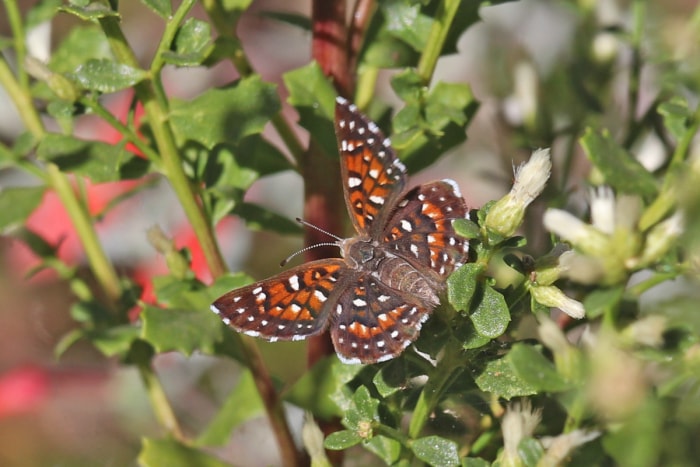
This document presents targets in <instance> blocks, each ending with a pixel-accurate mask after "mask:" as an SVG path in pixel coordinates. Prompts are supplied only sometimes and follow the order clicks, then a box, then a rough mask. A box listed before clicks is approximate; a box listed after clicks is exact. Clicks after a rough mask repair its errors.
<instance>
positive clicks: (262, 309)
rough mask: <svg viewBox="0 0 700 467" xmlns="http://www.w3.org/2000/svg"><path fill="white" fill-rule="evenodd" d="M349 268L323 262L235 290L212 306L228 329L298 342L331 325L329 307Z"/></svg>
mask: <svg viewBox="0 0 700 467" xmlns="http://www.w3.org/2000/svg"><path fill="white" fill-rule="evenodd" d="M346 271H347V266H346V264H345V262H344V261H342V260H340V259H324V260H319V261H314V262H311V263H307V264H303V265H301V266H298V267H296V268H293V269H290V270H288V271H284V272H282V273H280V274H278V275H276V276H274V277H272V278H270V279H266V280H263V281H259V282H255V283H253V284H250V285H248V286H246V287H242V288H240V289H236V290H233V291H231V292H229V293H227V294H225V295H223V296H222V297H220V298H219V299H218V300H216V301H215V302H214V303H213V304H212V307H211V308H212V311H214V312H215V313H216V314H218V315H219V316H221V319H222V320H223V321H224V323H226V324H227V325H229V326H231V327H232V328H234V329H236V330H237V331H240V332H243V333H245V334H248V335H250V336H255V337H261V338H263V339H267V340H270V341H275V340H278V339H279V340H299V339H305V338H307V337H309V336H313V335H315V334H319V333H321V332H322V331H324V330H325V328H326V326H327V324H328V313H327V312H326V309H327V308H328V307H327V306H326V304H327V303H328V300H329V298H331V295H332V294H333V291H334V290H335V287H336V284H337V283H338V281H340V280H341V278H342V274H343V273H344V272H346Z"/></svg>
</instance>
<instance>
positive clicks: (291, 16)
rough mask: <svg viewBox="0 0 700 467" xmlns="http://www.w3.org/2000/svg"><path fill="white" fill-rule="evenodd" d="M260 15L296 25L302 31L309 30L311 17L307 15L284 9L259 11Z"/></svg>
mask: <svg viewBox="0 0 700 467" xmlns="http://www.w3.org/2000/svg"><path fill="white" fill-rule="evenodd" d="M260 16H262V17H264V18H270V19H274V20H275V21H279V22H280V23H285V24H290V25H292V26H296V27H297V28H299V29H301V30H302V31H306V32H311V18H309V17H308V16H307V15H302V14H298V13H289V12H286V11H261V12H260Z"/></svg>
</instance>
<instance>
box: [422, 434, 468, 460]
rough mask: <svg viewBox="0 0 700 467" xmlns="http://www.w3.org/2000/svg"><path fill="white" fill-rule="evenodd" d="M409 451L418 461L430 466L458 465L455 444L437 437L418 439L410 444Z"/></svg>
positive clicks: (457, 453)
mask: <svg viewBox="0 0 700 467" xmlns="http://www.w3.org/2000/svg"><path fill="white" fill-rule="evenodd" d="M411 450H412V451H413V453H414V454H415V455H416V457H417V458H418V459H420V460H422V461H424V462H427V463H428V464H429V465H432V466H436V467H442V466H449V465H460V461H459V452H458V446H457V443H455V442H454V441H450V440H448V439H445V438H441V437H439V436H426V437H425V438H418V439H416V440H415V441H413V443H411Z"/></svg>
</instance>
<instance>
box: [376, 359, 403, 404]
mask: <svg viewBox="0 0 700 467" xmlns="http://www.w3.org/2000/svg"><path fill="white" fill-rule="evenodd" d="M372 382H373V383H374V387H375V388H377V392H378V393H379V395H380V396H382V397H384V398H386V397H389V396H390V395H392V394H394V393H396V392H398V391H400V390H401V389H403V388H405V387H407V386H408V384H409V382H408V376H407V374H406V362H405V361H404V360H403V359H394V360H392V361H390V362H389V363H387V364H386V365H383V366H382V367H381V369H380V370H379V371H378V372H377V373H376V374H375V375H374V378H372Z"/></svg>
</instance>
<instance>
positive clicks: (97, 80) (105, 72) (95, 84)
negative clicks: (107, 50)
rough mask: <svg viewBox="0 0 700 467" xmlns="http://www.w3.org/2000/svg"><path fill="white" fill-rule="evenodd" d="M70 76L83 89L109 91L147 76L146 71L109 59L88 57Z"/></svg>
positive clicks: (132, 83)
mask: <svg viewBox="0 0 700 467" xmlns="http://www.w3.org/2000/svg"><path fill="white" fill-rule="evenodd" d="M71 77H72V78H73V79H75V81H77V82H78V83H80V85H81V86H82V87H83V88H85V89H88V90H90V91H100V92H104V93H110V92H117V91H121V90H122V89H126V88H130V87H132V86H133V85H134V84H136V83H139V82H141V81H143V80H144V79H146V78H147V77H148V72H147V71H145V70H140V69H138V68H132V67H130V66H129V65H125V64H123V63H117V62H113V61H111V60H106V59H101V60H96V59H90V60H88V61H87V62H86V63H84V64H83V65H80V66H79V67H78V69H76V70H75V72H73V73H72V74H71Z"/></svg>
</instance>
